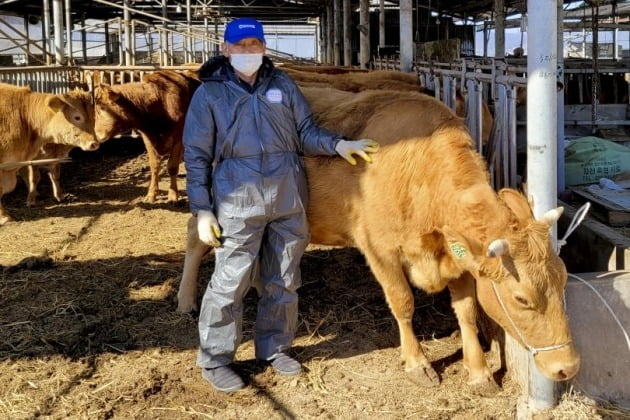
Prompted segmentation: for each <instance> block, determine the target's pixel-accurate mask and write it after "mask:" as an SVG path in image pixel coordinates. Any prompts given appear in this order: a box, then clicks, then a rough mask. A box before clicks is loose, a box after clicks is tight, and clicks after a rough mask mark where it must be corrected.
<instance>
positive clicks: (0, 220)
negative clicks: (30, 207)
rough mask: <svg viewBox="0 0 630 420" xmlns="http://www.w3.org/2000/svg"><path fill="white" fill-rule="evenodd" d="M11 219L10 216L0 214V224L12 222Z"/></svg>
mask: <svg viewBox="0 0 630 420" xmlns="http://www.w3.org/2000/svg"><path fill="white" fill-rule="evenodd" d="M12 221H13V219H12V218H11V217H10V216H0V226H2V225H6V224H7V223H9V222H12Z"/></svg>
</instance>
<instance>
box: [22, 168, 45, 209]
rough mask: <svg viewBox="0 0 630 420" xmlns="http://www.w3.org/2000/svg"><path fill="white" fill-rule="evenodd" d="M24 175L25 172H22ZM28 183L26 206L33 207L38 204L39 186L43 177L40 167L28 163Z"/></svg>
mask: <svg viewBox="0 0 630 420" xmlns="http://www.w3.org/2000/svg"><path fill="white" fill-rule="evenodd" d="M20 173H21V174H22V175H23V174H24V172H20ZM26 178H27V179H26V183H27V184H28V195H27V196H26V207H33V206H34V205H35V204H37V186H38V185H39V180H40V179H41V176H40V173H39V168H38V167H37V166H33V165H28V166H27V167H26Z"/></svg>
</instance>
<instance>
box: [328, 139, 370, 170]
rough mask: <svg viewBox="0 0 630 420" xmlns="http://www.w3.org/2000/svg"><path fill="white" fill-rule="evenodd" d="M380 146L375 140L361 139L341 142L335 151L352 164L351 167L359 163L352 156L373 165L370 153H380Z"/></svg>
mask: <svg viewBox="0 0 630 420" xmlns="http://www.w3.org/2000/svg"><path fill="white" fill-rule="evenodd" d="M378 148H379V144H378V143H377V142H375V141H374V140H370V139H361V140H340V141H339V143H337V146H335V151H336V152H337V153H338V154H339V156H341V157H342V158H344V159H345V160H347V161H348V163H350V165H356V164H357V161H356V160H355V159H354V157H353V156H352V155H357V156H360V157H361V158H362V159H363V160H365V161H366V162H368V163H372V158H371V157H370V155H369V154H368V153H376V152H378Z"/></svg>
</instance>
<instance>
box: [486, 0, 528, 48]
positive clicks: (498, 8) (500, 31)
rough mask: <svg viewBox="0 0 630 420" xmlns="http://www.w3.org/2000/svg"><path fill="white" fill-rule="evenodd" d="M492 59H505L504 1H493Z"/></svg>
mask: <svg viewBox="0 0 630 420" xmlns="http://www.w3.org/2000/svg"><path fill="white" fill-rule="evenodd" d="M528 10H529V9H528ZM494 57H495V58H505V2H504V0H495V1H494Z"/></svg>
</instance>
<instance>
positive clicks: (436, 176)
mask: <svg viewBox="0 0 630 420" xmlns="http://www.w3.org/2000/svg"><path fill="white" fill-rule="evenodd" d="M432 105H433V106H430V107H427V108H426V109H425V111H424V113H421V114H418V113H416V112H415V111H416V110H414V113H413V114H412V115H415V117H416V119H422V120H423V121H424V122H425V123H426V126H428V127H432V128H433V130H431V134H429V135H428V136H427V137H418V138H413V139H405V141H399V142H393V143H391V144H388V145H385V146H383V147H382V149H381V150H380V151H379V153H377V154H376V155H374V159H373V160H374V163H373V164H371V165H369V164H364V165H357V166H356V167H353V166H350V165H347V164H346V163H345V162H344V161H343V160H341V159H338V158H325V157H309V158H305V161H306V167H307V174H308V179H309V194H310V199H309V205H308V209H307V214H308V219H309V223H310V228H311V233H312V242H313V243H317V244H325V245H336V246H345V247H356V248H358V249H359V250H360V251H361V252H362V253H363V254H364V255H365V257H366V259H367V261H368V263H369V265H370V268H371V269H372V272H373V273H374V276H375V277H376V280H377V281H378V282H379V283H380V284H381V286H382V288H383V291H384V293H385V296H386V299H387V302H388V304H389V306H390V308H391V310H392V313H393V314H394V317H395V318H396V321H397V323H398V327H399V329H400V343H401V356H402V359H403V360H404V362H405V370H406V371H407V373H408V374H409V376H410V378H411V379H412V380H414V382H416V383H419V384H421V385H424V386H435V385H437V384H438V383H439V378H438V376H437V373H436V372H435V370H434V369H433V368H432V366H431V363H430V362H429V360H428V359H427V357H426V356H425V355H424V353H423V351H422V348H421V346H420V343H419V342H418V340H417V338H416V336H415V334H414V333H413V328H412V319H413V310H414V303H413V294H412V291H411V286H416V287H419V288H421V289H423V290H425V291H427V292H429V293H436V292H438V291H441V290H443V289H444V288H446V287H448V289H449V291H450V293H451V300H452V306H453V309H454V311H455V314H456V316H457V319H458V322H459V326H460V330H461V336H462V342H463V362H464V365H465V367H466V368H467V370H468V373H469V384H470V385H471V386H473V387H475V388H477V389H478V390H480V391H481V392H486V391H488V390H489V389H493V388H494V387H496V385H495V383H494V380H493V377H492V374H491V372H490V369H489V368H488V366H487V363H486V361H485V359H484V357H483V351H482V348H481V346H480V343H479V340H478V338H477V326H476V304H477V302H478V303H479V304H480V305H481V307H482V308H483V309H484V310H485V312H486V313H487V314H488V315H489V316H490V317H491V318H492V319H494V320H495V321H496V322H497V323H498V324H499V325H500V326H501V327H503V329H504V330H505V331H506V332H507V333H509V334H510V335H512V336H513V337H514V338H515V339H516V340H518V341H519V342H520V343H521V344H522V345H523V346H525V347H527V348H529V349H530V350H533V352H534V359H535V361H536V364H537V366H538V368H539V369H540V370H541V371H542V372H543V373H544V374H545V375H546V376H548V377H549V378H551V379H553V380H556V381H557V380H566V379H570V378H572V377H573V376H575V374H576V373H577V370H578V368H579V361H580V359H579V355H578V354H577V353H576V350H575V348H574V346H573V344H572V342H571V334H570V331H569V326H568V322H567V319H566V315H565V313H564V309H563V289H564V286H565V283H566V278H567V273H566V269H565V267H564V264H563V262H562V261H561V260H560V258H559V257H558V256H557V255H556V253H555V251H554V249H553V247H552V244H551V241H550V235H549V228H550V226H551V225H553V224H554V223H555V222H556V221H557V219H558V218H559V217H560V214H561V210H562V209H561V208H558V209H554V210H551V211H550V212H549V213H547V214H546V215H545V216H544V217H543V218H541V219H540V220H535V219H534V217H533V215H532V211H531V209H530V207H529V204H528V201H527V199H526V198H525V197H524V196H523V195H522V194H520V193H518V192H517V191H515V190H511V189H504V190H502V191H500V192H499V193H498V194H497V193H496V192H495V191H494V190H493V189H492V187H491V186H490V185H489V182H488V172H487V168H486V166H485V164H484V162H483V160H482V158H481V157H480V156H479V155H478V154H477V153H476V152H475V151H474V150H473V149H472V147H471V146H472V144H471V143H472V140H471V138H470V135H469V133H468V132H467V130H466V129H465V127H464V126H463V124H462V122H461V120H460V119H458V118H456V117H454V116H453V115H452V114H450V115H449V114H448V113H447V114H443V113H442V108H441V107H443V106H442V105H441V104H439V103H438V102H437V101H435V100H434V103H433V104H432ZM434 110H438V113H437V114H436V113H434ZM395 111H396V112H395V113H393V114H392V115H394V117H392V115H390V116H389V119H381V121H380V122H381V126H386V127H389V129H390V131H395V130H396V127H397V126H396V125H393V124H388V123H387V121H397V119H398V117H400V116H401V115H402V114H403V111H402V109H397V110H395ZM374 115H375V114H373V115H372V116H370V117H368V119H369V120H371V119H372V118H373V116H374ZM352 117H357V118H360V117H359V116H358V115H350V116H347V119H352ZM410 119H411V118H408V119H405V120H404V121H409V120H410ZM335 123H337V124H338V123H339V122H338V121H337V122H335ZM371 123H372V124H376V121H372V122H371ZM371 123H370V122H368V123H367V124H366V126H370V124H371ZM324 125H326V124H324ZM333 125H334V124H333ZM341 125H342V126H343V125H344V124H341ZM373 127H375V125H373ZM329 128H330V127H329ZM367 131H368V130H367V129H366V130H364V132H365V133H366V134H369V133H367ZM385 132H386V130H385V129H382V128H381V129H380V131H379V133H385ZM344 134H345V133H344ZM369 137H371V138H375V139H378V138H379V137H378V136H377V135H373V136H369ZM404 138H405V137H399V139H404ZM340 179H343V180H344V182H339V180H340ZM188 229H189V234H188V241H187V249H186V260H185V267H184V275H183V278H182V282H181V284H180V290H179V293H178V299H179V308H178V309H179V310H189V309H192V308H194V307H195V305H196V281H197V278H196V277H197V274H198V267H199V264H200V261H201V257H202V256H203V254H204V253H205V252H206V251H207V250H208V247H207V246H205V245H204V244H203V243H201V242H200V241H199V239H198V234H197V232H196V220H195V219H194V218H191V219H190V221H189V224H188Z"/></svg>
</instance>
